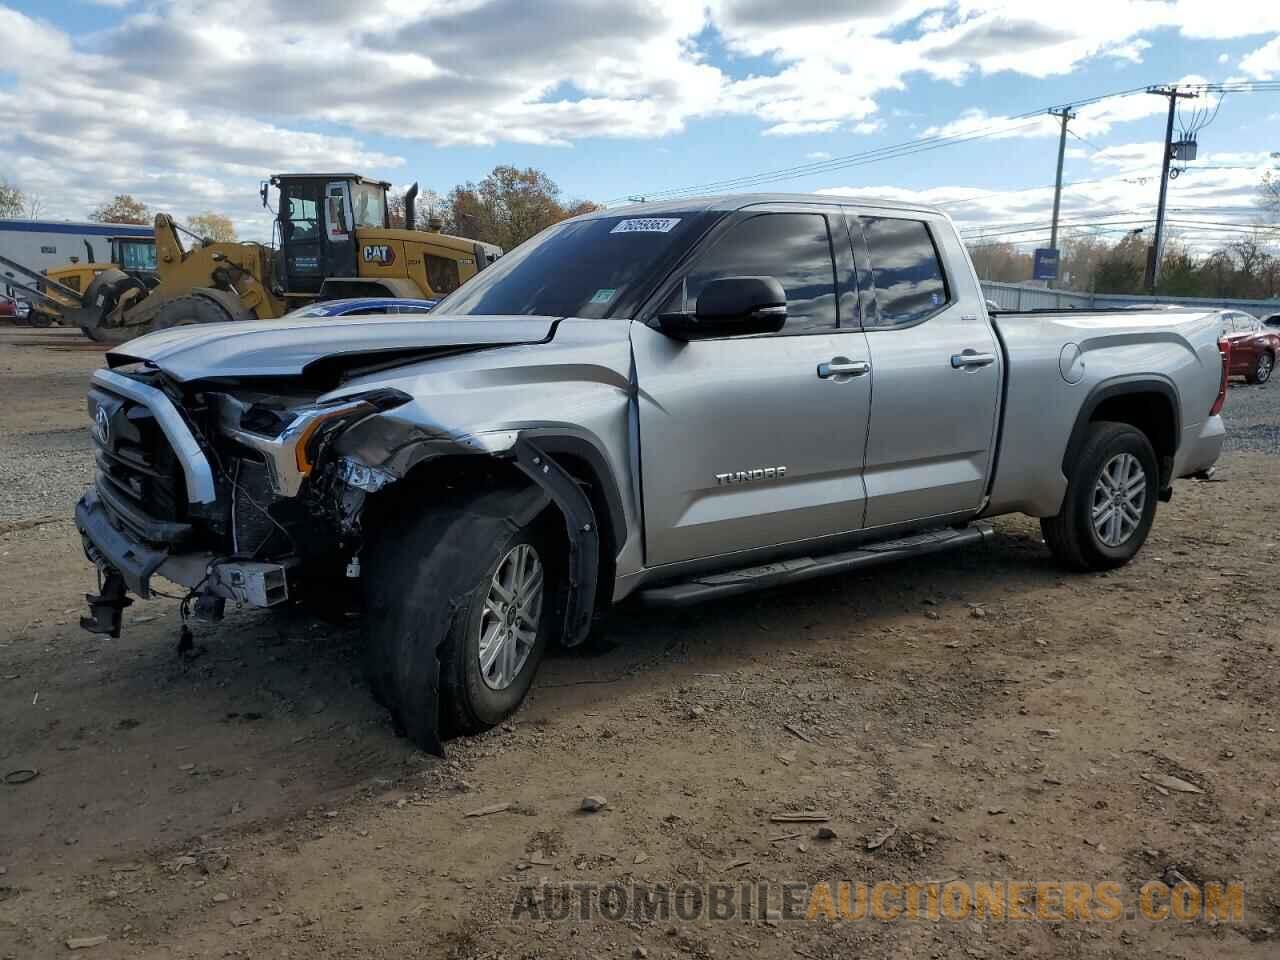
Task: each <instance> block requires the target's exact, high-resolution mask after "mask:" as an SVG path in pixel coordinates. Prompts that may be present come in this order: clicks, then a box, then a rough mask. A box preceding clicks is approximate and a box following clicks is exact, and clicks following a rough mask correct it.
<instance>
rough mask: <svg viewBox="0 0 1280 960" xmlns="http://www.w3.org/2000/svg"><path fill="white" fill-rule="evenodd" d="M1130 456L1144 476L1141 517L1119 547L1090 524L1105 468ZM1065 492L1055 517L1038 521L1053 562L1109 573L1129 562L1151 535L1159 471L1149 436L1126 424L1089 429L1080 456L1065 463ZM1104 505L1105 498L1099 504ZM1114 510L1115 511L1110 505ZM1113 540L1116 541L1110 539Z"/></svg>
mask: <svg viewBox="0 0 1280 960" xmlns="http://www.w3.org/2000/svg"><path fill="white" fill-rule="evenodd" d="M1124 454H1128V455H1130V456H1132V457H1134V458H1136V459H1137V461H1138V464H1139V465H1140V466H1141V468H1142V472H1143V475H1144V477H1145V481H1146V483H1145V486H1144V488H1143V493H1144V496H1143V499H1142V503H1141V513H1140V518H1139V520H1138V522H1137V523H1136V525H1134V526H1133V527H1132V528H1131V529H1130V530H1129V532H1128V533H1127V535H1124V536H1123V537H1122V538H1121V539H1120V542H1118V543H1107V542H1106V541H1105V540H1104V539H1103V536H1102V535H1101V534H1100V533H1099V531H1098V530H1097V529H1096V528H1095V525H1094V522H1093V513H1094V506H1095V498H1096V497H1097V496H1098V490H1099V484H1100V482H1101V479H1102V472H1103V469H1104V468H1106V467H1108V466H1109V465H1112V463H1113V461H1115V460H1116V458H1119V457H1121V456H1122V455H1124ZM1068 469H1069V473H1068V476H1067V494H1066V497H1065V498H1064V499H1063V502H1062V510H1061V511H1060V512H1059V513H1058V515H1057V516H1055V517H1045V518H1043V519H1041V521H1040V529H1041V530H1042V531H1043V532H1044V540H1045V543H1046V544H1048V546H1049V550H1050V551H1051V552H1052V553H1053V556H1054V558H1055V559H1056V560H1057V561H1058V562H1059V563H1061V564H1062V565H1063V566H1065V567H1067V568H1068V569H1070V570H1078V571H1087V570H1112V569H1115V568H1116V567H1120V566H1123V565H1124V564H1126V563H1128V562H1129V561H1130V560H1132V559H1133V557H1134V555H1135V554H1136V553H1137V552H1138V550H1139V549H1141V547H1142V544H1143V543H1144V542H1145V541H1146V539H1147V534H1148V533H1149V532H1150V531H1151V524H1152V522H1153V521H1154V520H1155V515H1156V495H1157V492H1158V489H1159V467H1158V464H1157V462H1156V455H1155V451H1154V450H1153V449H1152V447H1151V441H1150V440H1148V439H1147V435H1146V434H1145V433H1143V432H1142V431H1141V430H1139V429H1137V428H1136V427H1132V426H1130V425H1129V424H1127V423H1094V424H1091V425H1090V426H1089V433H1088V435H1087V436H1086V437H1085V441H1084V444H1083V445H1082V447H1081V449H1080V452H1079V454H1078V455H1077V456H1076V457H1075V461H1074V463H1072V464H1070V465H1068ZM1102 505H1103V506H1106V503H1105V500H1104V502H1103V504H1102ZM1112 509H1113V510H1114V509H1116V507H1115V506H1114V505H1113V506H1112ZM1113 539H1115V537H1113Z"/></svg>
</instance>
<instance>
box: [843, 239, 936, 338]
mask: <svg viewBox="0 0 1280 960" xmlns="http://www.w3.org/2000/svg"><path fill="white" fill-rule="evenodd" d="M855 222H856V223H860V224H861V226H862V233H863V237H864V238H865V240H866V245H867V251H868V255H869V257H870V261H871V262H870V279H871V286H872V288H873V290H874V295H875V302H876V306H877V310H876V313H875V314H874V315H873V316H870V317H866V318H864V321H863V325H864V326H866V327H868V328H871V327H874V328H877V329H892V328H894V327H909V326H914V325H915V324H917V323H922V322H924V321H925V320H928V319H929V318H930V317H931V316H933V315H934V314H936V313H938V312H939V311H940V310H942V309H943V308H944V307H946V306H947V305H948V304H949V303H951V300H952V294H951V289H950V285H949V284H948V282H947V275H946V271H945V270H944V269H943V267H942V257H941V256H940V255H939V253H938V248H937V245H936V244H935V243H934V240H933V235H932V233H931V232H930V230H929V225H928V224H927V223H926V222H925V221H923V220H914V219H907V218H902V217H879V216H860V217H857V218H856V221H855Z"/></svg>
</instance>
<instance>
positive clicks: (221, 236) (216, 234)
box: [187, 210, 236, 241]
mask: <svg viewBox="0 0 1280 960" xmlns="http://www.w3.org/2000/svg"><path fill="white" fill-rule="evenodd" d="M187 227H188V228H189V229H190V230H191V232H192V233H197V234H199V235H200V236H201V237H204V238H205V239H207V240H221V241H227V240H234V239H235V238H236V228H235V224H233V223H232V222H231V218H230V217H227V216H224V215H223V214H221V213H214V212H213V211H212V210H206V211H205V212H204V213H197V214H194V215H193V216H190V217H187Z"/></svg>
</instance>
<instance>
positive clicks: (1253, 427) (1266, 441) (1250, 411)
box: [1222, 380, 1280, 456]
mask: <svg viewBox="0 0 1280 960" xmlns="http://www.w3.org/2000/svg"><path fill="white" fill-rule="evenodd" d="M1222 416H1223V418H1224V419H1225V420H1226V422H1227V443H1226V448H1225V449H1226V450H1227V451H1244V450H1247V451H1249V452H1251V453H1268V454H1271V455H1272V456H1275V455H1276V454H1280V387H1277V386H1276V384H1275V383H1269V384H1266V385H1265V386H1260V387H1254V386H1250V385H1249V384H1247V383H1244V382H1242V381H1239V380H1233V381H1232V382H1231V387H1230V389H1229V390H1228V391H1227V405H1226V407H1224V408H1223V411H1222Z"/></svg>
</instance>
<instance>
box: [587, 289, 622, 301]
mask: <svg viewBox="0 0 1280 960" xmlns="http://www.w3.org/2000/svg"><path fill="white" fill-rule="evenodd" d="M617 292H618V288H617V287H601V288H600V289H599V290H597V291H596V292H595V294H594V295H592V297H591V302H592V303H608V302H609V301H610V300H612V299H613V295H614V294H615V293H617Z"/></svg>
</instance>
